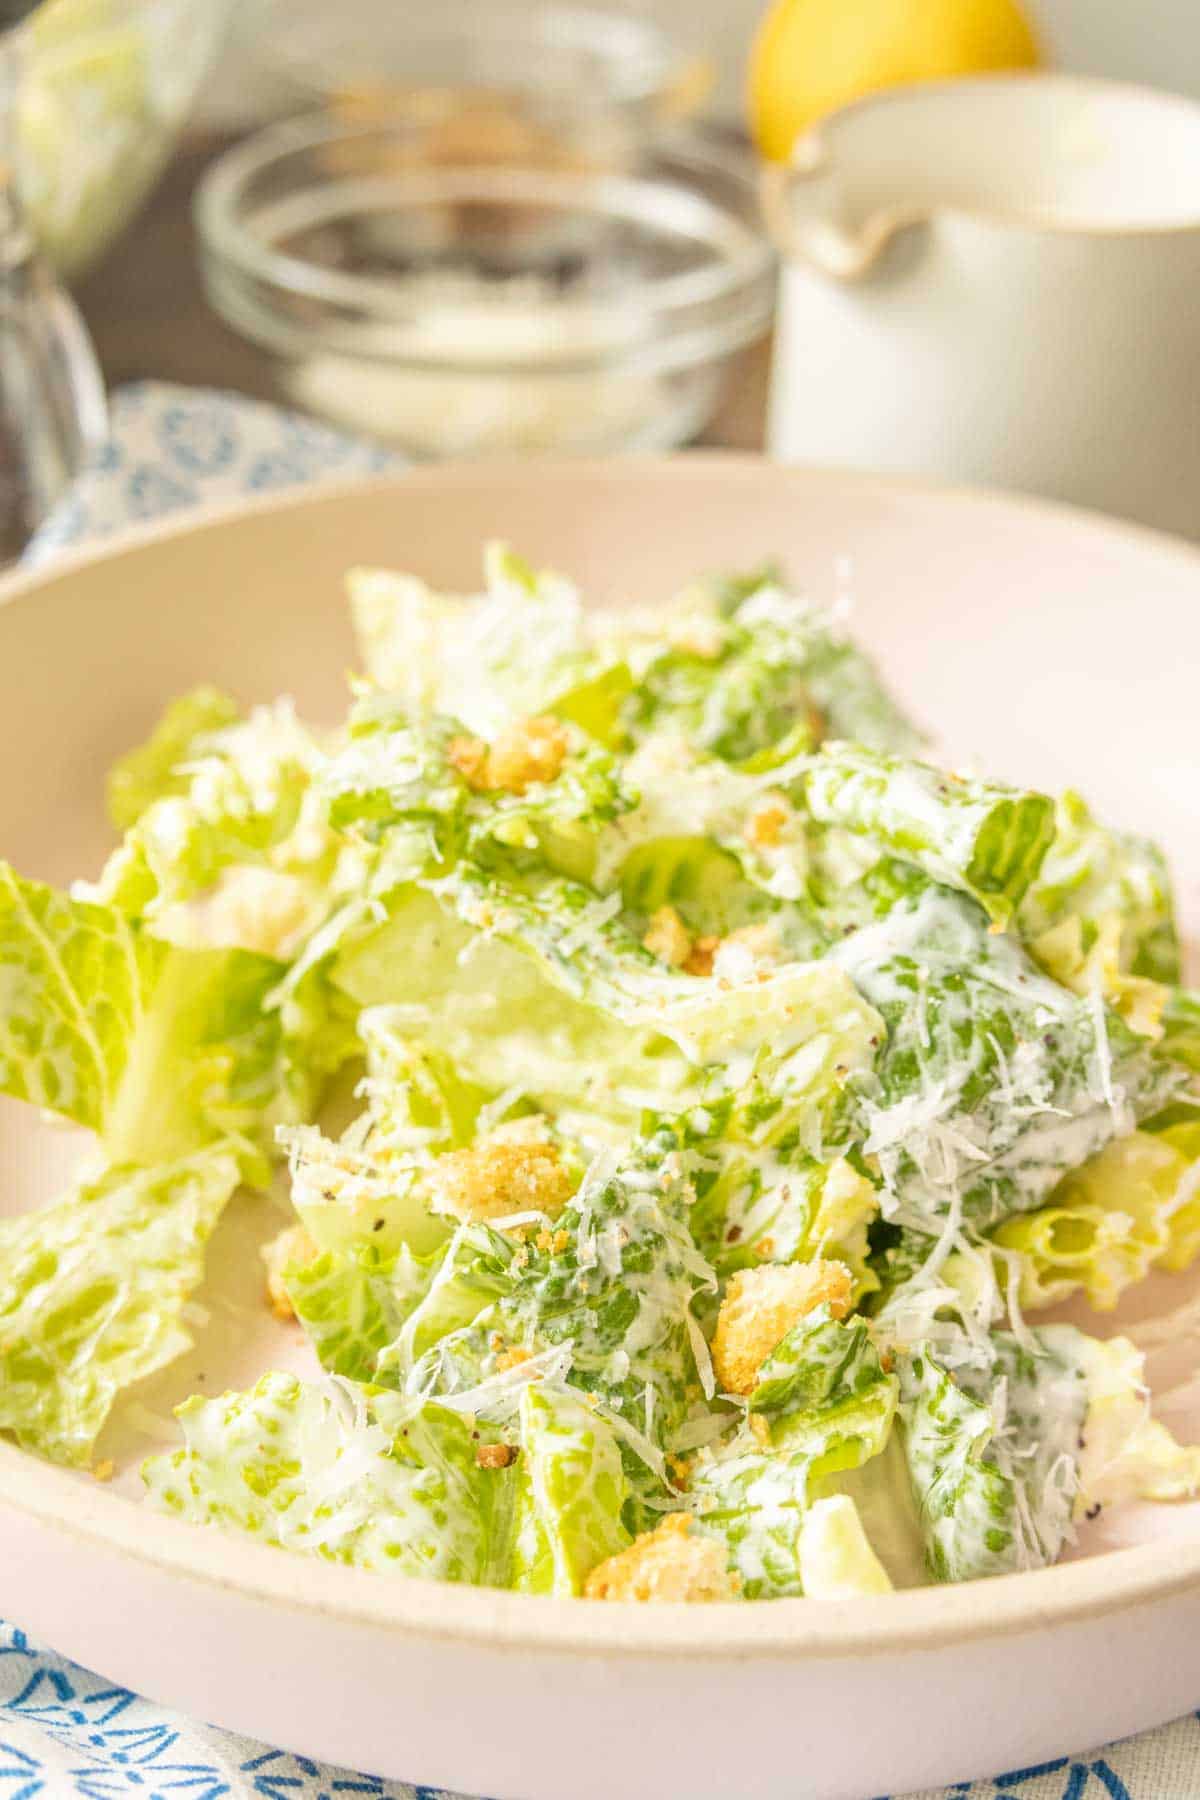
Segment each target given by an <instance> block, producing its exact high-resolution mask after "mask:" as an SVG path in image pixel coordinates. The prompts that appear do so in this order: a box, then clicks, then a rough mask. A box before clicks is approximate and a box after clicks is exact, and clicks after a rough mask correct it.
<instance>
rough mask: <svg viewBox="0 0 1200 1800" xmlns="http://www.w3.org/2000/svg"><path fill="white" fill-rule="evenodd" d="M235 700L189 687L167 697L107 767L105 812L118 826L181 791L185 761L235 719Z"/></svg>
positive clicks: (211, 690)
mask: <svg viewBox="0 0 1200 1800" xmlns="http://www.w3.org/2000/svg"><path fill="white" fill-rule="evenodd" d="M238 716H239V709H238V704H237V701H236V700H233V699H231V698H230V696H229V695H228V694H222V693H221V692H220V691H219V690H218V689H217V688H210V687H199V688H194V689H193V690H192V692H191V693H190V694H183V695H181V697H180V698H179V699H178V700H173V701H172V702H171V704H170V706H168V708H167V710H166V712H165V713H164V714H163V716H162V718H161V719H160V720H159V722H158V724H157V725H156V726H155V728H154V731H153V733H152V735H151V736H150V738H149V739H148V740H147V741H146V743H144V744H141V745H139V747H138V748H137V749H136V750H129V751H127V752H126V753H125V755H124V756H122V757H121V758H120V759H119V760H118V761H117V762H115V763H114V764H113V766H112V768H111V769H110V770H109V775H108V783H107V798H108V816H109V818H110V819H111V820H112V822H113V824H114V825H115V826H116V827H117V829H118V831H128V829H129V827H130V826H131V825H136V824H137V822H138V820H139V819H140V818H141V817H142V815H143V813H145V811H146V809H147V808H148V807H150V806H152V805H153V804H154V803H155V801H156V800H165V799H168V798H170V797H172V796H175V795H180V794H184V793H186V792H187V788H188V785H189V775H188V772H187V763H188V760H189V759H190V758H191V757H192V756H194V755H195V754H196V751H197V747H198V746H199V745H201V744H203V743H204V741H205V740H206V739H207V738H208V737H209V736H210V735H211V733H213V732H216V731H223V730H224V729H225V728H226V727H227V726H230V725H233V724H235V723H236V722H237V719H238Z"/></svg>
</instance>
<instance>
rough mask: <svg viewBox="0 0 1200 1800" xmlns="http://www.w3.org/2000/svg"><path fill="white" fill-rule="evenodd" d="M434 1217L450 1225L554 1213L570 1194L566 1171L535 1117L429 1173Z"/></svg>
mask: <svg viewBox="0 0 1200 1800" xmlns="http://www.w3.org/2000/svg"><path fill="white" fill-rule="evenodd" d="M429 1183H430V1188H431V1193H432V1200H433V1205H434V1207H435V1209H436V1210H437V1211H438V1212H443V1213H451V1214H453V1216H454V1217H455V1218H456V1219H463V1220H467V1219H502V1218H504V1217H505V1216H506V1214H508V1213H519V1212H542V1213H545V1214H546V1215H547V1216H548V1217H549V1218H554V1217H555V1216H556V1215H557V1214H558V1213H560V1212H561V1211H562V1209H563V1207H564V1206H565V1205H566V1203H567V1201H568V1200H569V1199H570V1198H571V1194H572V1192H573V1191H574V1183H573V1181H572V1178H571V1173H570V1170H569V1169H567V1168H566V1167H565V1165H564V1163H563V1161H562V1158H561V1156H560V1155H559V1151H558V1146H557V1145H556V1144H555V1143H554V1141H553V1139H552V1138H551V1136H550V1134H549V1131H548V1130H547V1128H546V1122H545V1120H544V1119H542V1118H539V1117H536V1116H535V1117H533V1118H526V1119H513V1120H510V1121H509V1123H508V1124H506V1125H498V1126H497V1127H496V1129H495V1131H491V1132H488V1134H487V1135H486V1136H485V1137H482V1138H480V1140H479V1142H478V1143H477V1144H473V1145H472V1146H471V1148H470V1149H468V1150H450V1151H448V1152H447V1153H446V1155H444V1156H439V1157H438V1159H437V1161H436V1162H435V1163H434V1164H433V1167H432V1168H431V1169H430V1171H429Z"/></svg>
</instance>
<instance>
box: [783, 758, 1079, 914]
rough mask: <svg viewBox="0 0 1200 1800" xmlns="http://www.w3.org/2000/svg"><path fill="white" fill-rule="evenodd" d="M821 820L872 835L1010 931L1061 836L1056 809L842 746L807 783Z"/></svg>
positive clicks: (819, 763)
mask: <svg viewBox="0 0 1200 1800" xmlns="http://www.w3.org/2000/svg"><path fill="white" fill-rule="evenodd" d="M804 792H805V798H806V800H807V802H808V806H809V810H810V811H811V812H812V814H813V817H814V818H816V819H818V820H819V821H820V822H821V823H822V824H824V825H829V826H835V827H837V828H839V829H840V830H842V831H849V832H853V833H855V834H857V835H860V836H864V837H866V838H869V839H870V840H871V841H872V842H873V843H874V844H876V845H877V846H878V850H879V854H880V855H891V856H896V857H901V858H903V859H904V860H905V861H906V862H911V863H913V864H915V865H916V867H917V868H919V869H923V870H924V871H925V873H926V874H927V875H929V876H931V877H932V879H933V880H934V881H937V882H941V883H942V884H943V885H945V886H946V887H952V888H958V889H961V891H962V892H963V893H966V894H970V896H971V898H972V899H974V900H977V901H978V902H979V904H980V905H981V906H982V907H983V909H984V911H985V912H986V913H987V915H988V918H989V919H991V920H992V921H993V923H995V924H997V925H1000V926H1005V925H1007V924H1008V922H1009V920H1010V919H1011V918H1012V916H1013V912H1014V911H1015V909H1016V907H1017V906H1018V905H1019V903H1020V901H1021V899H1022V896H1023V895H1024V893H1025V890H1026V889H1027V888H1028V886H1029V884H1030V882H1031V881H1032V880H1033V879H1034V877H1035V876H1036V874H1037V871H1038V869H1039V868H1040V866H1041V863H1042V861H1043V859H1044V857H1045V855H1046V852H1047V850H1048V849H1049V847H1050V842H1051V839H1052V838H1053V836H1054V802H1053V801H1052V800H1050V799H1049V798H1048V797H1047V796H1046V795H1045V794H1033V793H1023V792H1021V791H1019V790H1018V789H1016V788H1007V787H1001V786H999V785H997V784H996V783H994V782H985V781H972V780H967V779H966V778H965V777H962V776H958V775H952V774H949V773H947V772H946V771H945V770H943V769H937V768H934V767H933V766H932V765H930V764H928V763H921V762H911V761H907V760H904V759H902V758H900V757H896V756H885V755H883V754H882V753H880V752H878V751H871V750H867V749H865V748H864V747H863V746H862V745H861V744H844V743H834V744H830V745H828V746H827V747H826V748H825V749H824V750H823V751H822V752H821V754H820V755H819V756H817V757H815V758H814V759H813V761H812V763H811V765H810V767H809V769H808V771H807V773H806V775H805V778H804Z"/></svg>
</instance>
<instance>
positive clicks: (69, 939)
mask: <svg viewBox="0 0 1200 1800" xmlns="http://www.w3.org/2000/svg"><path fill="white" fill-rule="evenodd" d="M281 973H282V970H281V967H280V965H279V964H278V963H276V962H273V961H272V960H270V959H269V958H267V957H262V956H254V955H251V954H250V953H248V952H245V951H240V950H230V951H220V950H205V951H188V950H180V949H176V948H174V947H173V946H170V945H167V944H164V943H162V942H161V941H160V940H158V939H157V938H154V937H153V936H151V935H149V934H148V933H146V932H144V931H143V930H141V929H140V928H139V927H138V926H137V924H136V923H134V922H131V921H130V920H129V919H128V918H126V916H125V915H124V914H123V913H121V912H120V911H118V910H117V909H115V908H112V907H101V906H93V905H91V904H90V903H89V902H86V901H80V900H72V899H68V898H67V896H66V895H63V894H59V893H57V892H56V891H55V890H54V889H53V888H49V887H44V886H42V884H41V883H40V882H34V881H22V880H21V879H20V878H19V877H18V876H16V875H15V874H14V873H13V871H12V870H11V869H10V868H8V866H7V865H5V864H0V1092H4V1093H8V1094H11V1095H13V1096H14V1097H15V1098H16V1099H19V1100H27V1101H29V1102H30V1104H32V1105H34V1106H43V1107H47V1108H49V1109H50V1110H51V1111H52V1112H57V1113H61V1114H62V1115H64V1116H65V1117H66V1118H69V1119H73V1120H74V1121H75V1123H76V1124H79V1125H86V1126H89V1127H90V1128H91V1129H92V1130H93V1131H96V1132H97V1133H98V1134H99V1135H100V1137H101V1139H102V1140H103V1142H104V1145H105V1149H106V1151H107V1153H108V1155H109V1157H110V1158H111V1159H112V1160H113V1161H117V1162H137V1163H143V1164H154V1163H160V1162H168V1161H171V1160H173V1159H175V1158H177V1157H180V1156H183V1155H186V1154H188V1153H189V1152H190V1151H192V1150H195V1149H198V1148H200V1147H201V1146H202V1145H203V1144H206V1143H209V1142H211V1141H213V1140H214V1139H217V1138H228V1139H236V1140H237V1141H238V1142H239V1144H240V1145H241V1146H242V1149H243V1153H244V1157H245V1170H246V1173H247V1176H248V1177H249V1178H252V1179H255V1180H262V1179H265V1173H264V1170H265V1164H264V1160H263V1153H262V1147H261V1146H262V1134H263V1132H264V1130H266V1129H267V1128H268V1127H269V1125H270V1124H271V1123H273V1121H274V1118H275V1117H281V1116H282V1117H286V1116H287V1115H288V1113H289V1112H290V1111H291V1110H293V1108H292V1099H293V1096H292V1095H291V1094H290V1093H289V1091H288V1088H289V1082H288V1070H287V1061H286V1057H285V1055H284V1047H283V1035H282V1030H281V1026H280V1021H279V1019H278V1017H277V1016H275V1015H273V1014H270V1013H268V1012H266V1011H264V1006H265V1002H266V998H267V995H268V994H269V993H270V991H271V989H272V988H273V987H274V985H275V983H276V982H277V981H278V979H279V976H280V974H281Z"/></svg>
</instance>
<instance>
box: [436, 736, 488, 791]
mask: <svg viewBox="0 0 1200 1800" xmlns="http://www.w3.org/2000/svg"><path fill="white" fill-rule="evenodd" d="M446 760H447V761H448V762H449V764H450V767H451V768H452V769H457V770H458V772H459V774H460V775H461V776H462V778H463V780H464V781H465V782H466V784H467V786H468V787H470V788H474V789H475V791H476V793H482V791H483V790H484V789H485V788H486V787H488V786H489V785H490V784H489V782H488V778H487V760H488V747H487V745H486V744H485V743H484V741H483V739H482V738H477V737H455V738H451V739H450V745H449V748H448V749H447V751H446Z"/></svg>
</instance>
